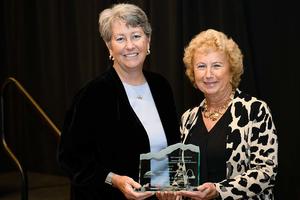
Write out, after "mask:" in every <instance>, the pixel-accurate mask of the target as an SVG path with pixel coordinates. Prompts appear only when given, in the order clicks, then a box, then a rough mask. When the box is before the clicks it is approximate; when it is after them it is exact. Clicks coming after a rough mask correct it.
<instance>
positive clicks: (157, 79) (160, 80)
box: [143, 70, 169, 85]
mask: <svg viewBox="0 0 300 200" xmlns="http://www.w3.org/2000/svg"><path fill="white" fill-rule="evenodd" d="M143 73H144V75H145V77H146V79H147V81H148V82H149V83H153V84H164V85H169V82H168V80H167V79H166V78H165V77H164V76H162V75H161V74H159V73H156V72H152V71H148V70H144V71H143Z"/></svg>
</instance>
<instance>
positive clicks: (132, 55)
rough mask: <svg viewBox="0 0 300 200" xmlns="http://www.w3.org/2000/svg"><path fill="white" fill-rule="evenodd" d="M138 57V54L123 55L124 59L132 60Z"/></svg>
mask: <svg viewBox="0 0 300 200" xmlns="http://www.w3.org/2000/svg"><path fill="white" fill-rule="evenodd" d="M138 55H139V53H128V54H125V55H124V57H126V58H134V57H137V56H138Z"/></svg>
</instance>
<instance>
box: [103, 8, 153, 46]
mask: <svg viewBox="0 0 300 200" xmlns="http://www.w3.org/2000/svg"><path fill="white" fill-rule="evenodd" d="M116 20H122V21H125V23H126V25H128V26H131V27H141V28H142V29H143V31H144V33H145V34H146V36H147V37H148V38H150V36H151V32H152V29H151V25H150V23H149V22H148V18H147V15H146V14H145V12H144V11H143V10H142V9H141V8H139V7H138V6H136V5H133V4H128V3H120V4H115V5H113V6H112V7H111V8H107V9H105V10H103V11H102V12H101V13H100V14H99V32H100V35H101V37H102V38H103V40H104V42H106V43H109V42H110V40H111V36H112V30H111V26H112V23H113V22H114V21H116Z"/></svg>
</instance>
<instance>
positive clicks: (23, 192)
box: [1, 77, 61, 200]
mask: <svg viewBox="0 0 300 200" xmlns="http://www.w3.org/2000/svg"><path fill="white" fill-rule="evenodd" d="M10 84H13V85H14V86H15V87H16V88H17V89H18V92H20V93H21V94H22V95H23V96H24V97H25V99H26V100H27V101H28V102H29V103H30V105H31V106H33V108H34V109H35V110H36V111H37V113H38V115H39V116H40V117H41V119H42V120H43V121H44V122H45V123H46V124H47V125H48V126H49V127H50V128H51V129H52V130H53V131H54V133H55V135H54V136H55V138H56V140H57V141H58V139H59V138H60V134H61V132H60V130H59V129H58V128H57V127H56V126H55V124H54V123H53V122H52V121H51V119H50V118H49V117H48V116H47V115H46V113H45V112H44V111H43V109H42V108H41V107H40V106H39V105H38V104H37V103H36V101H35V100H34V99H33V98H32V97H31V95H30V94H29V93H28V92H27V91H26V90H25V88H24V87H23V86H22V85H21V84H20V83H19V82H18V81H17V80H16V79H15V78H13V77H9V78H7V79H6V80H5V81H4V83H3V85H2V87H1V140H2V144H3V146H4V149H5V151H6V153H7V154H8V156H9V157H10V158H11V159H12V161H13V162H14V164H15V165H16V167H17V168H18V170H19V172H20V175H21V181H22V183H21V200H27V199H28V177H27V172H26V170H25V169H24V168H23V167H22V165H21V163H20V162H19V160H18V159H17V157H16V156H15V155H14V153H13V152H12V150H11V149H10V148H9V146H8V145H7V142H6V139H5V130H4V92H5V89H6V88H7V86H8V85H10Z"/></svg>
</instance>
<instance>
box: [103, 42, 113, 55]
mask: <svg viewBox="0 0 300 200" xmlns="http://www.w3.org/2000/svg"><path fill="white" fill-rule="evenodd" d="M105 45H106V47H107V49H108V51H109V54H110V55H112V50H111V45H110V42H105Z"/></svg>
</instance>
